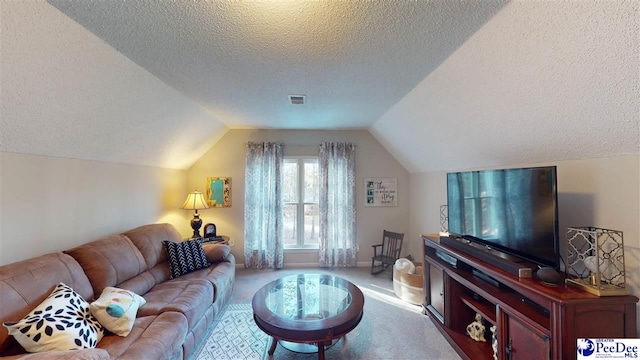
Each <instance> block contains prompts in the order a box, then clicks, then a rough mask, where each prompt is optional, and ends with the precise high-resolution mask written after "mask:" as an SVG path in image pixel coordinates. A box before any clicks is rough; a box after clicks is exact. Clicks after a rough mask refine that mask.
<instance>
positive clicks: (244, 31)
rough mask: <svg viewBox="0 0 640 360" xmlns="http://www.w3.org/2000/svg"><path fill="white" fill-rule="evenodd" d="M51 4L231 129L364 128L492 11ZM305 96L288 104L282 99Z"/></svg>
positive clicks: (492, 7) (350, 5)
mask: <svg viewBox="0 0 640 360" xmlns="http://www.w3.org/2000/svg"><path fill="white" fill-rule="evenodd" d="M49 3H51V4H52V5H53V6H55V7H56V8H58V9H59V10H60V11H62V12H63V13H64V14H66V15H67V16H69V17H70V18H71V19H73V20H74V21H76V22H78V23H79V24H81V25H82V26H84V27H85V28H86V29H88V30H89V31H91V32H92V33H94V34H95V35H97V36H98V37H99V38H101V39H102V40H104V41H105V42H106V43H108V44H109V45H111V46H112V47H113V48H115V49H116V50H118V51H119V52H120V53H122V54H124V55H125V56H126V57H128V58H129V59H131V60H132V61H134V62H135V63H137V64H138V65H140V66H141V67H143V68H144V69H146V70H147V71H149V72H150V73H152V74H153V75H155V76H156V77H157V78H158V79H161V80H162V81H164V82H165V83H166V84H168V85H170V86H172V87H173V88H175V89H177V90H178V91H180V92H181V93H183V94H185V95H186V96H188V97H190V98H191V99H193V100H195V101H196V102H197V103H199V104H201V105H202V106H203V107H204V108H206V109H207V110H209V111H210V112H211V113H212V114H213V115H214V116H215V117H216V118H217V119H219V120H220V121H222V122H223V123H224V124H226V125H227V126H228V127H229V128H279V129H340V128H365V129H366V128H368V127H369V126H370V125H371V124H373V123H374V122H375V121H376V120H377V119H378V118H379V117H380V116H381V115H382V114H384V112H386V111H387V110H388V109H389V108H390V107H391V106H392V105H393V104H395V103H396V102H397V101H398V100H400V99H401V98H402V97H403V96H404V95H406V94H407V93H408V92H409V91H410V90H411V89H412V88H413V87H415V86H416V85H417V84H418V83H419V82H420V81H421V80H422V79H424V78H425V77H426V76H427V75H428V74H429V73H430V72H431V71H433V70H434V69H435V68H436V67H437V66H438V65H439V64H440V63H441V62H442V61H444V60H445V59H446V58H447V57H448V56H449V55H450V54H451V53H452V52H453V51H455V50H456V49H457V48H458V47H459V46H460V45H461V44H462V43H463V42H464V41H465V40H466V39H467V38H468V37H469V36H470V35H471V34H473V33H474V32H475V31H477V30H478V28H480V27H481V26H482V25H483V24H484V23H485V22H486V21H487V19H489V18H490V17H491V16H493V15H494V14H495V13H496V11H498V10H499V9H500V8H501V7H502V6H503V3H502V2H498V1H469V2H460V1H235V0H224V1H157V2H156V1H153V2H150V1H146V0H145V1H73V0H50V1H49ZM289 94H305V95H307V101H308V104H307V105H304V106H294V105H290V104H289V103H288V98H287V95H289Z"/></svg>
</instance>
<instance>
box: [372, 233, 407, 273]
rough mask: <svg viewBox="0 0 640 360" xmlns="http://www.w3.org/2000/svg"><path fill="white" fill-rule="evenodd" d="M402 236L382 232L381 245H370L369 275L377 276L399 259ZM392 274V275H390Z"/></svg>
mask: <svg viewBox="0 0 640 360" xmlns="http://www.w3.org/2000/svg"><path fill="white" fill-rule="evenodd" d="M403 238H404V234H399V233H394V232H391V231H387V230H384V232H383V235H382V244H378V245H372V247H373V257H372V258H371V274H372V275H375V274H379V273H381V272H383V271H385V270H387V269H388V268H389V266H393V265H394V264H395V263H396V260H398V258H399V257H400V250H402V239H403ZM392 274H393V273H392Z"/></svg>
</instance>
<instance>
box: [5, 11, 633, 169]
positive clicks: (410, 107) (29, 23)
mask: <svg viewBox="0 0 640 360" xmlns="http://www.w3.org/2000/svg"><path fill="white" fill-rule="evenodd" d="M639 6H640V2H638V1H578V2H576V1H571V2H569V1H546V2H537V1H515V2H509V3H504V2H494V1H446V0H442V1H403V0H398V1H247V2H244V1H231V0H227V1H222V0H221V1H186V0H185V1H146V0H144V1H140V0H134V1H124V0H114V1H68V0H65V1H62V0H60V1H59V0H49V1H48V2H44V1H1V0H0V20H1V21H0V27H1V31H0V37H1V42H0V67H1V68H0V84H1V85H2V86H0V91H1V97H0V116H1V118H2V119H1V120H2V121H0V150H1V151H9V152H18V153H27V154H37V155H46V156H58V157H68V158H75V159H89V160H99V161H109V162H119V163H128V164H137V165H148V166H159V167H167V168H179V169H186V168H189V167H190V166H191V165H192V164H193V163H194V162H195V161H197V160H198V159H200V157H201V156H202V155H203V154H204V153H205V152H206V151H207V150H208V149H210V147H211V146H212V145H213V144H214V143H215V142H216V141H217V140H218V139H220V137H222V136H223V135H224V134H225V132H226V131H227V130H228V129H229V128H272V129H293V128H295V129H352V128H363V129H368V130H369V132H371V133H372V134H373V135H374V136H375V137H376V138H377V139H378V141H380V143H381V144H382V145H383V146H384V147H385V148H386V149H387V150H388V151H389V152H390V153H391V154H392V155H393V156H394V157H395V158H396V159H397V160H398V161H399V162H400V163H401V164H402V165H403V166H404V167H405V168H406V169H407V170H408V171H410V172H412V173H415V172H427V171H440V170H454V169H468V168H479V167H487V166H502V165H512V164H525V163H538V162H546V163H550V162H553V161H556V160H566V159H582V158H596V157H606V156H617V155H626V154H638V153H640V124H639V121H640V72H639V70H638V69H640V56H639V54H640V49H639V45H638V44H639V43H640V41H639V39H640V29H639V26H640V17H639V9H638V8H639ZM289 94H306V95H307V96H308V104H307V105H304V106H293V105H289V104H288V100H287V95H289Z"/></svg>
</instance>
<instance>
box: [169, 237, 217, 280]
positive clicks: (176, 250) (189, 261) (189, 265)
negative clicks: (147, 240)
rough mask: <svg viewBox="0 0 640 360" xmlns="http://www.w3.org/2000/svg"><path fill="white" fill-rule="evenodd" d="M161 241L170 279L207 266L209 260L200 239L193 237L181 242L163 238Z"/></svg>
mask: <svg viewBox="0 0 640 360" xmlns="http://www.w3.org/2000/svg"><path fill="white" fill-rule="evenodd" d="M162 243H163V244H164V248H165V250H166V251H167V258H168V260H169V270H170V271H171V278H172V279H175V278H177V277H179V276H182V275H184V274H188V273H190V272H192V271H196V270H200V269H204V268H207V267H209V262H208V261H207V257H206V255H205V253H204V250H203V249H202V240H199V239H194V240H187V241H183V242H181V243H174V242H172V241H167V240H165V241H163V242H162Z"/></svg>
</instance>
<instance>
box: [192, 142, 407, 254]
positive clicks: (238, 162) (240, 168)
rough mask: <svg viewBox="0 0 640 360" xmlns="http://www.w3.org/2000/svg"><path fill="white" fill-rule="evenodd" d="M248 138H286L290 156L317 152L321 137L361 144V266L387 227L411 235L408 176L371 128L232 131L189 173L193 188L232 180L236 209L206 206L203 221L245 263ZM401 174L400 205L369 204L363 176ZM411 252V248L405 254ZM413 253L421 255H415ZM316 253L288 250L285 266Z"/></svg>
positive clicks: (358, 179)
mask: <svg viewBox="0 0 640 360" xmlns="http://www.w3.org/2000/svg"><path fill="white" fill-rule="evenodd" d="M248 141H281V142H283V143H284V144H285V147H284V152H285V155H317V154H318V146H319V145H320V143H321V142H322V141H342V142H353V143H356V144H357V148H356V192H357V197H356V201H357V210H356V211H357V237H358V243H359V244H360V251H359V252H358V256H357V260H358V262H359V265H366V264H370V263H371V256H372V255H373V249H372V248H371V245H372V244H377V243H380V241H381V240H382V230H383V229H385V228H386V229H388V230H392V231H397V232H403V233H407V232H408V230H409V218H408V215H409V174H408V173H407V171H406V170H405V169H404V168H402V166H400V164H399V163H398V162H397V161H396V160H395V159H394V158H392V157H391V155H389V153H388V152H387V151H386V150H385V149H384V148H383V147H382V146H381V145H380V144H379V143H378V141H377V140H375V139H374V138H373V137H372V136H371V135H370V134H369V133H368V132H367V131H310V130H299V131H293V130H231V131H229V132H228V133H227V134H226V135H225V136H224V137H223V138H222V139H221V140H220V141H219V142H218V143H216V145H215V146H214V147H213V148H211V150H210V151H209V152H208V153H207V154H205V155H204V156H203V157H202V158H201V159H200V160H199V161H198V162H197V163H196V164H195V165H194V166H193V167H191V169H189V172H188V187H189V190H194V189H198V190H200V191H204V190H205V185H206V178H207V177H214V176H219V177H230V178H231V207H230V208H215V209H206V210H201V211H200V213H201V216H200V217H201V218H202V219H203V223H207V222H213V223H215V224H216V226H217V229H218V233H220V234H224V235H229V236H230V237H231V238H232V239H233V240H234V241H235V246H234V247H233V248H232V252H233V254H234V255H235V256H236V258H237V260H238V263H240V264H242V263H243V259H244V255H243V246H244V238H243V237H244V167H245V154H246V148H245V144H246V143H247V142H248ZM366 177H396V178H397V179H398V206H397V207H378V208H370V207H364V205H363V203H364V194H363V191H364V189H363V188H364V178H366ZM405 254H406V252H405ZM413 255H414V256H416V255H417V254H416V253H414V254H413ZM317 263H318V254H317V250H316V251H306V250H305V251H302V250H298V251H287V252H286V253H285V266H293V265H306V266H316V265H317Z"/></svg>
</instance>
